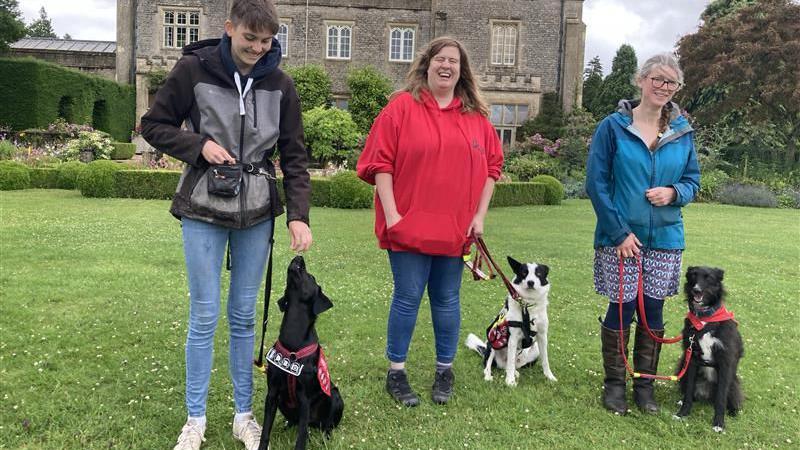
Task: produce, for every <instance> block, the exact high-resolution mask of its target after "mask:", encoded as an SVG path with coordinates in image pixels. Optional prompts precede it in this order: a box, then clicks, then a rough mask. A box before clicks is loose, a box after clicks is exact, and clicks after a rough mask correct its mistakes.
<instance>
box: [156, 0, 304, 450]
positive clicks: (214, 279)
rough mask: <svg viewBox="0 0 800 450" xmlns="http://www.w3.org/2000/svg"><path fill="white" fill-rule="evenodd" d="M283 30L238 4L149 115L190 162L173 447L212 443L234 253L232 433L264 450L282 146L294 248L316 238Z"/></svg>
mask: <svg viewBox="0 0 800 450" xmlns="http://www.w3.org/2000/svg"><path fill="white" fill-rule="evenodd" d="M278 27H279V22H278V15H277V12H276V10H275V7H274V5H273V4H272V2H271V1H270V0H234V1H233V5H232V7H231V11H230V18H229V20H227V21H226V22H225V33H224V34H223V36H222V39H211V40H206V41H201V42H197V43H195V44H192V45H190V46H188V47H186V48H184V51H183V57H182V58H181V59H180V60H179V61H178V63H177V64H176V65H175V67H174V69H173V70H172V72H171V73H170V74H169V77H168V78H167V80H166V82H165V84H164V86H163V87H162V88H161V89H160V90H159V91H158V93H157V94H156V98H155V102H154V104H153V106H152V107H151V108H150V110H149V111H148V112H147V114H145V115H144V116H143V117H142V134H143V135H144V137H145V139H147V141H148V142H149V143H150V144H151V145H152V146H153V147H155V148H157V149H158V150H160V151H163V152H165V153H167V154H169V155H171V156H173V157H175V158H178V159H180V160H181V161H183V162H185V163H186V168H185V169H184V172H183V175H182V176H181V179H180V182H179V184H178V188H177V192H176V193H175V197H174V199H173V202H172V207H171V209H170V212H171V213H172V214H173V215H175V216H176V217H177V218H179V219H180V220H181V226H182V232H183V245H184V253H185V259H186V270H187V275H188V279H189V297H190V300H189V326H188V328H189V331H188V336H187V339H186V407H187V409H188V415H189V418H188V420H187V422H186V424H185V425H184V427H183V429H182V430H181V434H180V436H179V438H178V444H177V445H176V446H175V449H191V450H195V449H198V448H199V447H200V444H201V442H202V441H204V440H205V439H204V432H205V422H206V418H205V414H206V398H207V395H208V385H209V380H210V376H211V365H212V364H211V363H212V354H213V339H214V331H215V329H216V325H217V319H218V318H219V313H220V311H219V310H220V274H221V268H222V261H223V260H224V256H225V248H226V245H228V246H229V248H230V261H231V275H230V289H229V294H228V305H227V317H228V323H229V326H230V349H229V366H230V376H231V379H232V381H233V398H234V406H235V412H236V415H235V417H234V422H233V435H234V438H236V439H237V440H239V441H242V442H244V444H245V446H246V448H247V449H255V448H257V447H258V442H259V438H260V434H261V428H260V427H259V425H258V422H256V421H255V419H254V417H253V414H252V394H253V381H252V367H251V364H252V358H253V349H254V341H255V329H254V325H255V314H256V311H255V309H256V308H255V305H256V300H257V297H258V291H259V287H260V285H261V281H262V280H263V275H264V266H265V262H266V258H267V255H268V253H269V252H270V251H271V249H270V242H269V238H270V236H271V234H272V227H273V226H274V222H275V219H276V218H277V217H278V216H279V215H280V214H282V213H283V207H282V205H281V203H280V200H279V198H278V196H277V190H276V188H275V186H274V183H275V178H274V175H275V170H274V167H273V165H272V162H271V161H270V158H271V157H273V156H275V149H276V147H277V149H278V151H279V156H280V164H281V170H282V172H283V177H284V178H283V185H284V189H285V192H286V212H287V214H286V215H287V218H286V219H287V224H288V229H289V235H290V240H291V243H290V245H291V248H292V250H294V251H298V252H302V251H305V250H307V249H308V248H309V247H310V245H311V241H312V237H311V231H310V229H309V227H308V210H309V194H310V190H311V188H310V182H309V175H308V171H307V164H308V161H307V154H306V149H305V146H304V144H303V127H302V123H301V115H300V102H299V98H298V96H297V93H296V91H295V88H294V85H293V83H292V80H291V79H290V78H289V77H288V76H287V75H285V74H284V73H283V72H282V71H281V70H280V69H279V68H278V64H279V63H280V60H281V49H280V45H279V44H278V40H277V39H275V38H274V35H275V34H276V33H277V32H278ZM184 122H185V128H182V124H184ZM240 167H241V168H242V169H243V170H242V172H241V175H239V174H238V173H237V172H236V170H234V171H233V173H231V171H230V169H231V168H233V169H238V168H240ZM239 176H241V180H240V181H239V180H238V179H239ZM220 183H221V184H220ZM220 186H221V187H220Z"/></svg>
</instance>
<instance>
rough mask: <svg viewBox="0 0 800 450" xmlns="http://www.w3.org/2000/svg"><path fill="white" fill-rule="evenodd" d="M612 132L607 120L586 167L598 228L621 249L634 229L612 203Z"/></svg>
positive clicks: (603, 124)
mask: <svg viewBox="0 0 800 450" xmlns="http://www.w3.org/2000/svg"><path fill="white" fill-rule="evenodd" d="M615 145H616V144H615V141H614V139H613V130H612V128H611V126H610V125H609V121H608V119H606V120H603V121H602V122H600V125H598V126H597V130H596V131H595V133H594V136H592V144H591V145H590V146H589V160H588V162H587V164H586V193H587V194H588V195H589V198H590V199H591V201H592V207H593V208H594V212H595V215H596V216H597V224H598V227H599V228H600V230H601V231H602V232H603V234H605V235H607V236H608V237H609V238H611V240H612V242H614V245H619V244H621V243H622V241H624V240H625V238H626V237H627V236H628V234H630V233H631V229H630V227H629V226H628V224H627V223H626V222H625V221H624V220H622V218H621V217H620V215H619V212H618V211H617V209H616V208H615V207H614V202H613V201H612V199H611V195H612V192H613V190H614V174H613V169H612V167H613V163H614V154H615V152H616V148H615Z"/></svg>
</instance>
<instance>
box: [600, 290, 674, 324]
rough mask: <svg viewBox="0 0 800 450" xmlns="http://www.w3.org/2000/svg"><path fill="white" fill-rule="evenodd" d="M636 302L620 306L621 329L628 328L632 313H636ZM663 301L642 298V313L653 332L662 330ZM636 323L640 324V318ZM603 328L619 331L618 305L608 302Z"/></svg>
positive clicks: (646, 297)
mask: <svg viewBox="0 0 800 450" xmlns="http://www.w3.org/2000/svg"><path fill="white" fill-rule="evenodd" d="M638 303H639V301H638V300H634V301H632V302H626V303H623V304H622V325H623V326H622V328H628V327H630V326H631V322H632V321H633V313H634V312H636V311H637V308H636V305H637V304H638ZM663 311H664V300H659V299H656V298H652V297H648V296H646V295H645V296H644V313H645V315H646V316H647V325H648V326H649V327H650V328H651V329H653V330H663V329H664V314H663ZM636 315H637V319H636V320H637V321H638V322H641V317H638V316H639V315H640V314H638V313H637V314H636ZM603 326H605V327H606V328H611V329H612V330H619V328H620V327H619V303H616V302H609V304H608V311H606V318H605V319H604V320H603Z"/></svg>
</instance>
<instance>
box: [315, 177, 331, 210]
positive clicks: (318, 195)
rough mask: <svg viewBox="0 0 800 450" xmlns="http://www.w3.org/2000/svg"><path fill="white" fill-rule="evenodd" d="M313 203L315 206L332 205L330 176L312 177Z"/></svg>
mask: <svg viewBox="0 0 800 450" xmlns="http://www.w3.org/2000/svg"><path fill="white" fill-rule="evenodd" d="M311 204H312V205H313V206H330V204H331V180H330V178H316V177H313V178H311Z"/></svg>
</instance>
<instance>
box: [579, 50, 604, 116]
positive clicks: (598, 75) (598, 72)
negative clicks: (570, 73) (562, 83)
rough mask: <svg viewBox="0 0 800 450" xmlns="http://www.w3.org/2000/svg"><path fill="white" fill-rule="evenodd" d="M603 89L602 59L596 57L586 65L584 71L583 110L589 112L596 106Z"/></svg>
mask: <svg viewBox="0 0 800 450" xmlns="http://www.w3.org/2000/svg"><path fill="white" fill-rule="evenodd" d="M601 89H603V65H602V64H601V63H600V57H599V56H595V57H594V58H592V60H591V61H589V63H588V64H586V69H584V71H583V102H582V105H583V108H584V109H586V110H587V111H588V110H589V109H590V107H591V105H593V104H595V103H596V101H597V97H598V96H599V95H600V90H601Z"/></svg>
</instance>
